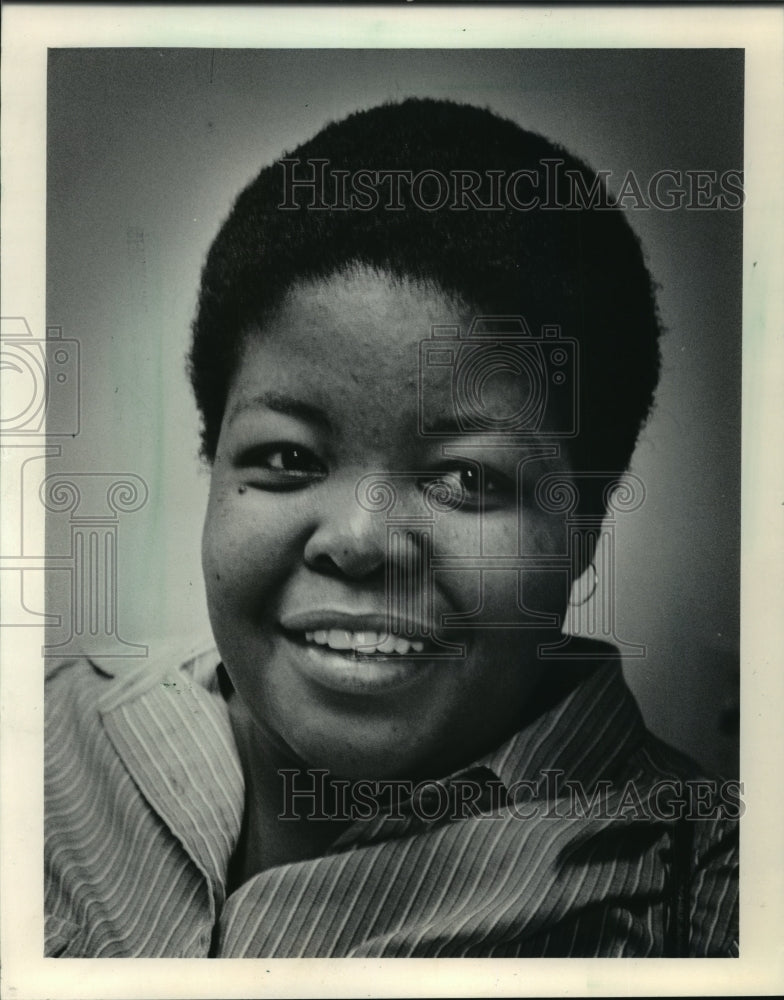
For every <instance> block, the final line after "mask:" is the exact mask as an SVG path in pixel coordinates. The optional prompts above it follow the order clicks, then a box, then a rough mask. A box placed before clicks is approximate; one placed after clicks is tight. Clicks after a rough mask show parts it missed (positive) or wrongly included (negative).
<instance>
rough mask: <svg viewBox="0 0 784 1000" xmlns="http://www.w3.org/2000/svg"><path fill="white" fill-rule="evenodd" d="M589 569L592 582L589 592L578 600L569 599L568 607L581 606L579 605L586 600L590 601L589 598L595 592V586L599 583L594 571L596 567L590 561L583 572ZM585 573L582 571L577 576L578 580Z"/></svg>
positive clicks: (586, 601) (585, 602) (597, 575)
mask: <svg viewBox="0 0 784 1000" xmlns="http://www.w3.org/2000/svg"><path fill="white" fill-rule="evenodd" d="M589 569H590V570H591V572H592V573H593V584H592V586H591V590H590V593H588V594H586V595H585V597H583V598H582V600H579V601H572V600H571V599H570V600H569V607H570V608H579V607H581V605H583V604H587V603H588V601H590V599H591V598H592V597H593V595H594V594H595V593H596V587H597V585H598V583H599V574H598V573H597V572H596V567H595V566H594V564H593V563H590V564H589V565H588V567H587V568H586V570H585V573H587V572H588V570H589ZM585 573H583V574H582V576H581V577H580V578H579V579H580V580H582V579H583V577H584V576H585Z"/></svg>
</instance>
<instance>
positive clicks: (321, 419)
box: [228, 391, 332, 430]
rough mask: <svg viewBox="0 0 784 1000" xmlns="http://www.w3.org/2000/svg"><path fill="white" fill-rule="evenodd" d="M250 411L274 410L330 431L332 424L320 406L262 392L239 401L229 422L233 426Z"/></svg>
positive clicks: (280, 393) (278, 394) (286, 396)
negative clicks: (243, 414)
mask: <svg viewBox="0 0 784 1000" xmlns="http://www.w3.org/2000/svg"><path fill="white" fill-rule="evenodd" d="M249 410H273V411H274V412H275V413H282V414H284V415H285V416H287V417H296V418H298V419H299V420H303V421H305V422H306V423H310V424H318V425H320V426H322V427H325V428H327V430H330V429H331V427H332V424H331V422H330V419H329V417H328V416H327V414H326V412H325V411H324V410H322V409H321V407H320V406H314V405H313V404H312V403H305V402H303V401H302V400H301V399H295V397H294V396H288V395H286V393H282V392H272V391H270V392H260V393H258V394H257V395H255V396H251V397H249V398H248V399H241V400H239V401H238V402H237V403H236V404H235V405H234V406H233V407H232V408H231V411H230V412H229V415H228V422H229V424H232V423H233V422H234V421H235V420H236V419H237V417H239V416H240V415H241V414H242V413H246V412H247V411H249Z"/></svg>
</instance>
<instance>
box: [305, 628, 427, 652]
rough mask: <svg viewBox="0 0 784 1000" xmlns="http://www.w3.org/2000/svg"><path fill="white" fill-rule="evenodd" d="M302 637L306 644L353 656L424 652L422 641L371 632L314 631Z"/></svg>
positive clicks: (333, 629) (335, 629)
mask: <svg viewBox="0 0 784 1000" xmlns="http://www.w3.org/2000/svg"><path fill="white" fill-rule="evenodd" d="M304 636H305V642H306V643H309V644H312V645H314V646H326V647H328V648H329V649H334V650H336V651H337V652H340V653H348V654H354V655H356V654H361V655H363V656H379V655H380V656H407V655H410V654H411V653H422V652H424V650H425V643H424V641H422V640H419V639H404V638H403V637H402V636H396V635H390V634H388V633H383V632H374V631H371V630H366V631H362V632H349V631H348V630H347V629H342V628H331V629H315V630H313V631H312V632H305V633H304Z"/></svg>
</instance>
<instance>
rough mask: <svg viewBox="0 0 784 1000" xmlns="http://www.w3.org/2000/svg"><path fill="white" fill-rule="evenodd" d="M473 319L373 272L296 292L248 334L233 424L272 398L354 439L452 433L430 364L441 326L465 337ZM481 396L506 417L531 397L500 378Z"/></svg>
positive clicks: (447, 396) (451, 406)
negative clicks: (424, 430)
mask: <svg viewBox="0 0 784 1000" xmlns="http://www.w3.org/2000/svg"><path fill="white" fill-rule="evenodd" d="M472 319H473V312H472V310H471V309H470V308H469V307H468V306H467V305H466V304H465V303H463V302H460V301H459V300H457V299H456V298H454V297H452V296H449V295H447V294H446V293H444V292H443V291H441V290H440V289H438V288H434V287H432V286H428V285H426V284H424V283H418V282H416V281H413V280H410V279H397V278H392V277H390V276H388V275H386V274H379V273H377V272H375V271H371V270H368V269H363V268H356V269H354V270H352V271H350V272H346V273H341V274H337V275H333V276H331V277H329V278H324V279H320V280H313V281H308V282H302V283H299V284H298V285H296V286H294V287H293V288H292V289H291V291H290V292H289V293H288V294H287V296H286V298H285V299H284V300H283V302H282V304H281V306H280V307H279V309H278V310H277V311H276V312H275V314H274V315H273V316H272V317H271V318H270V319H269V320H268V321H267V322H266V323H265V324H264V325H263V328H260V329H258V330H256V331H254V330H251V331H249V332H248V335H247V336H246V339H245V344H244V353H243V356H242V360H241V364H240V366H239V368H238V371H237V372H236V374H235V378H234V381H233V383H232V387H231V391H230V394H229V400H228V407H227V411H228V415H229V418H230V419H233V414H234V413H235V412H236V411H237V410H244V409H251V408H252V405H253V402H254V401H255V400H259V399H261V398H263V397H265V396H266V397H269V396H270V394H272V395H274V396H276V397H277V400H278V404H280V401H281V400H282V399H283V397H285V400H286V401H287V402H286V405H287V406H289V408H291V404H300V403H301V404H304V405H303V406H300V407H299V408H300V410H304V409H307V408H308V407H310V408H311V410H318V411H319V412H321V413H323V414H325V415H328V417H329V420H328V422H329V423H334V424H337V425H340V426H342V427H344V428H345V427H350V428H351V433H352V435H356V434H357V433H362V434H365V435H368V436H372V437H373V438H375V439H376V440H380V438H381V437H382V436H383V435H384V434H386V435H387V436H388V435H390V434H393V433H394V432H395V431H398V432H400V433H402V434H404V435H405V434H409V435H410V434H412V433H413V432H415V431H416V429H417V427H418V426H419V425H418V421H419V420H420V419H421V420H422V421H424V423H425V424H430V423H431V421H434V422H435V423H436V424H438V425H440V426H442V427H444V428H445V429H447V431H448V429H449V428H451V427H453V425H455V423H456V411H455V400H454V398H453V387H452V383H451V378H450V371H447V370H444V371H441V370H440V369H439V372H438V374H439V376H440V377H439V378H437V379H435V380H433V379H431V378H429V377H428V376H429V374H432V373H429V372H428V370H427V369H428V366H427V365H426V364H423V359H424V358H425V357H426V356H427V350H428V345H430V344H432V335H433V331H434V328H435V327H441V328H442V329H444V328H447V329H449V330H451V331H454V332H456V331H458V330H462V331H466V330H468V329H469V327H470V324H471V321H472ZM482 392H483V405H484V406H486V407H487V408H488V410H489V411H490V412H492V411H494V410H495V411H496V412H498V413H499V414H500V413H503V412H506V411H509V410H510V409H511V410H515V409H516V408H518V407H519V400H520V397H521V396H525V395H526V394H527V389H526V386H525V385H524V384H521V382H520V379H519V377H517V376H516V375H512V374H509V373H508V372H507V373H504V372H500V373H498V372H496V373H495V375H494V377H493V378H492V379H491V380H486V381H485V382H484V383H483V389H482ZM425 397H426V399H425ZM425 410H426V411H427V412H426V413H425ZM325 422H326V421H325ZM423 426H424V424H423Z"/></svg>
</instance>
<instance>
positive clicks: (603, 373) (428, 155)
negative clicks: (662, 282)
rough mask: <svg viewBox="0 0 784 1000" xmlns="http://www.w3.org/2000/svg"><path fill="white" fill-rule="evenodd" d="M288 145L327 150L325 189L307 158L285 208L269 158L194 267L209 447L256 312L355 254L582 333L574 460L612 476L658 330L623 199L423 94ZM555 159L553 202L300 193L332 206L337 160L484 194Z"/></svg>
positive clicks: (311, 154) (199, 394) (200, 393)
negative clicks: (363, 200) (465, 175)
mask: <svg viewBox="0 0 784 1000" xmlns="http://www.w3.org/2000/svg"><path fill="white" fill-rule="evenodd" d="M287 157H288V158H290V159H292V160H297V161H299V164H300V165H299V166H298V167H297V171H298V173H297V177H301V176H306V175H307V176H310V173H309V172H308V166H309V165H308V163H307V161H312V160H325V161H328V164H329V167H328V172H327V171H325V172H324V174H323V178H324V180H325V184H324V189H322V187H321V180H320V174H319V171H318V170H313V171H312V175H313V176H314V177H315V183H314V185H313V186H312V187H311V188H310V189H308V190H304V191H299V192H298V201H297V202H296V207H294V208H281V207H279V206H280V205H281V204H282V203H283V202H284V187H283V179H284V173H285V169H286V168H284V166H283V164H282V163H281V162H276V163H273V164H271V165H269V166H267V167H265V168H264V169H263V170H262V171H261V173H260V174H259V175H258V176H257V177H256V179H255V180H253V181H252V182H251V183H250V184H249V185H248V187H247V188H245V190H244V191H243V192H242V193H241V194H240V195H239V197H238V198H237V200H236V202H235V204H234V206H233V208H232V210H231V212H230V214H229V216H228V218H227V220H226V222H225V223H224V225H223V226H222V228H221V230H220V232H219V233H218V235H217V237H216V239H215V241H214V243H213V245H212V247H211V249H210V251H209V254H208V256H207V260H206V263H205V266H204V269H203V272H202V279H201V290H200V296H199V304H198V310H197V315H196V318H195V320H194V323H193V342H192V348H191V353H190V358H189V371H190V377H191V382H192V385H193V389H194V392H195V396H196V401H197V404H198V407H199V410H200V413H201V418H202V453H203V455H204V456H205V458H206V459H207V460H208V461H210V462H211V461H212V460H213V458H214V456H215V450H216V446H217V441H218V436H219V433H220V426H221V421H222V418H223V412H224V407H225V402H226V397H227V394H228V390H229V386H230V383H231V380H232V377H233V375H234V372H235V368H236V365H237V363H238V359H239V357H240V351H241V348H242V345H243V343H244V338H245V337H246V336H248V331H249V330H250V329H260V330H261V331H262V335H263V328H264V318H265V317H267V316H269V315H270V313H271V312H272V311H274V309H275V307H276V306H277V305H279V304H280V302H281V300H282V299H283V297H284V296H285V295H286V293H287V292H288V291H289V290H290V289H291V287H292V286H293V285H295V284H296V283H297V282H299V281H304V280H309V279H317V278H323V277H328V276H330V275H332V274H334V273H336V272H339V271H342V270H345V269H346V268H347V267H350V266H351V265H357V264H359V265H365V266H367V267H370V268H372V269H376V270H378V271H381V272H383V273H388V274H390V275H392V276H397V277H402V278H409V279H413V280H415V281H421V282H426V283H428V284H429V285H435V286H436V287H439V288H440V289H442V290H443V291H444V292H445V293H446V294H448V295H453V296H456V297H457V298H458V299H460V300H462V301H463V302H465V303H467V304H469V305H470V306H471V307H472V308H474V307H475V308H477V309H478V310H480V311H481V312H482V313H484V314H489V315H515V314H519V315H522V316H524V317H525V320H526V321H527V323H528V326H529V328H530V329H531V330H532V331H536V330H538V329H539V328H540V327H541V325H543V324H558V325H560V327H561V329H562V332H563V335H564V336H565V337H567V336H568V337H572V338H575V339H576V340H577V341H578V342H579V345H580V352H579V356H580V367H579V372H578V377H579V380H580V381H579V385H580V409H579V413H578V419H579V428H580V433H579V435H578V437H576V438H575V439H573V440H571V441H569V442H568V449H569V456H570V459H571V461H572V464H573V466H574V467H575V469H576V470H578V471H586V472H593V473H596V472H601V473H607V474H608V476H607V479H608V480H610V481H612V479H613V478H617V477H618V476H620V474H621V473H622V472H623V471H624V470H625V469H626V468H627V466H628V464H629V462H630V460H631V456H632V452H633V450H634V447H635V444H636V441H637V437H638V434H639V431H640V428H641V426H642V424H643V423H644V421H645V419H646V417H647V415H648V412H649V410H650V407H651V403H652V399H653V393H654V390H655V387H656V383H657V381H658V374H659V347H658V341H659V334H660V328H659V321H658V315H657V310H656V303H655V296H654V289H653V285H652V282H651V278H650V275H649V273H648V270H647V267H646V265H645V262H644V259H643V254H642V250H641V247H640V244H639V241H638V239H637V237H636V235H635V233H634V232H633V230H632V229H631V227H630V226H629V224H628V222H627V221H626V219H625V217H624V215H623V213H622V212H621V211H619V210H618V209H617V208H613V207H608V203H607V202H605V203H604V204H602V198H598V199H597V200H596V201H591V199H585V198H583V200H582V202H581V203H580V204H578V205H577V206H575V204H574V199H573V192H574V179H573V178H574V176H575V175H579V176H578V180H579V181H580V187H581V188H582V190H583V191H584V192H585V191H591V190H592V189H594V185H597V186H596V188H595V189H594V190H596V191H598V192H600V193H601V194H602V195H603V196H604V197H606V192H605V189H604V185H603V180H602V179H601V178H598V179H597V177H596V175H595V174H594V172H593V171H592V170H591V169H590V168H588V167H587V166H586V165H585V164H584V163H582V162H581V161H580V160H578V159H576V158H575V157H574V156H572V155H571V154H569V153H568V152H567V151H566V150H564V149H562V148H561V147H559V146H557V145H555V144H554V143H552V142H550V141H548V140H547V139H545V138H543V137H542V136H540V135H537V134H535V133H532V132H529V131H526V130H525V129H523V128H521V127H520V126H519V125H517V124H516V123H514V122H512V121H509V120H507V119H504V118H501V117H499V116H498V115H497V114H495V113H493V112H491V111H489V110H484V109H480V108H477V107H473V106H471V105H467V104H458V103H455V102H452V101H443V100H431V99H413V98H412V99H408V100H405V101H402V102H400V103H395V104H384V105H382V106H379V107H375V108H372V109H370V110H367V111H361V112H357V113H354V114H351V115H349V116H348V117H347V118H345V119H344V120H342V121H339V122H333V123H330V124H329V125H327V126H326V127H325V128H324V129H323V130H322V131H321V132H319V133H318V134H317V135H316V136H315V137H314V138H313V139H311V140H309V141H308V142H305V143H303V144H302V145H301V146H299V147H298V148H297V149H295V150H294V151H293V152H291V153H289V154H287ZM553 161H557V162H558V164H559V169H558V170H557V171H556V172H555V175H554V181H553V183H554V185H555V187H554V190H553V191H551V192H550V195H549V201H550V204H551V205H552V204H553V203H554V204H555V205H556V206H560V207H556V208H555V209H553V208H552V207H547V206H546V205H543V204H539V205H537V206H535V207H532V208H530V209H529V210H525V211H520V210H517V209H515V208H511V207H508V206H504V207H503V208H501V209H500V210H484V209H482V208H479V209H477V208H468V209H467V210H455V209H454V207H449V206H446V207H443V208H441V209H438V210H431V211H427V210H424V209H423V208H422V206H421V204H414V203H413V201H412V199H411V198H409V199H408V200H407V201H406V202H405V204H404V207H403V208H402V210H389V207H388V205H387V204H384V203H380V204H378V205H376V206H375V207H370V208H366V207H353V208H352V207H349V208H341V209H340V210H337V209H332V210H331V209H329V208H327V209H323V208H321V209H319V208H309V207H307V206H308V205H309V204H310V203H312V202H315V204H319V199H321V198H323V203H324V204H334V198H335V191H334V188H333V186H332V184H333V178H334V176H335V172H337V171H346V172H348V174H351V173H354V172H356V171H360V170H364V171H372V172H375V171H395V170H402V171H407V172H408V171H410V172H411V174H412V175H416V174H418V173H419V172H421V171H438V172H440V173H441V174H443V175H449V174H450V172H451V171H455V170H460V171H474V172H476V173H478V174H479V175H480V177H481V186H480V187H479V188H478V189H477V195H478V196H479V197H480V198H481V199H482V202H483V204H491V203H492V201H493V195H492V193H491V192H490V185H491V184H492V176H493V174H492V172H494V173H495V176H503V175H509V174H512V173H514V172H515V171H534V172H536V173H535V175H536V176H537V177H538V176H541V175H542V171H543V170H544V169H546V166H545V165H547V164H548V163H549V164H550V165H551V166H552V163H553ZM288 169H292V168H291V166H289V168H288ZM346 176H347V175H346ZM422 190H423V192H424V190H425V189H424V188H423V189H422ZM524 190H525V191H526V193H528V194H530V188H525V189H524ZM431 196H432V192H431V193H429V194H428V197H431ZM423 197H424V194H423ZM521 197H522V195H521ZM570 199H571V200H570ZM586 201H587V202H588V204H587V205H586V204H585V202H586ZM382 202H383V199H382ZM567 205H568V206H569V207H565V206H567ZM604 485H605V486H606V481H605V483H604ZM597 488H601V487H600V486H599V483H598V482H597ZM586 499H587V498H586V497H583V502H584V501H585V500H586ZM597 500H598V496H597V497H594V498H593V499H592V501H591V505H592V506H595V504H596V501H597ZM581 506H582V504H581Z"/></svg>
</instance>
